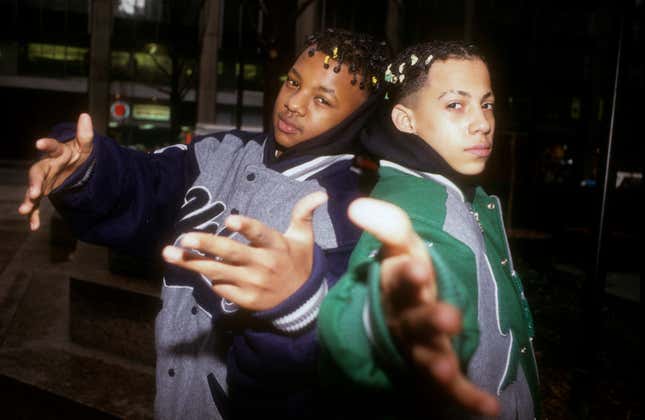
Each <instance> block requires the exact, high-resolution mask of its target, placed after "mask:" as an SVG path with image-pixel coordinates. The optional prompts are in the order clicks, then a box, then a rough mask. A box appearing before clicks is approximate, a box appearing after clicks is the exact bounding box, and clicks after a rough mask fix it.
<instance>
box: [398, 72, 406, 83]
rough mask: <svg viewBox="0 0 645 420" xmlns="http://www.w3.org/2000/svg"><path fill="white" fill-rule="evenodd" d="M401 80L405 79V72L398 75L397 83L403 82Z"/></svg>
mask: <svg viewBox="0 0 645 420" xmlns="http://www.w3.org/2000/svg"><path fill="white" fill-rule="evenodd" d="M403 80H405V74H402V75H400V76H399V83H403Z"/></svg>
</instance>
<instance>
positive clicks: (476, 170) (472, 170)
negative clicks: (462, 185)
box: [457, 165, 486, 176]
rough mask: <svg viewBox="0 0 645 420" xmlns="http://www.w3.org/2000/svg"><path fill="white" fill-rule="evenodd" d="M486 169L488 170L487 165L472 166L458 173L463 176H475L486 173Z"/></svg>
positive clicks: (461, 169)
mask: <svg viewBox="0 0 645 420" xmlns="http://www.w3.org/2000/svg"><path fill="white" fill-rule="evenodd" d="M484 169H486V165H472V166H466V167H463V168H460V169H459V170H458V171H457V172H459V173H460V174H462V175H469V176H475V175H479V174H481V173H482V172H484Z"/></svg>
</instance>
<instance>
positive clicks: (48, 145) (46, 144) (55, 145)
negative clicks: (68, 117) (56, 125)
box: [36, 138, 65, 158]
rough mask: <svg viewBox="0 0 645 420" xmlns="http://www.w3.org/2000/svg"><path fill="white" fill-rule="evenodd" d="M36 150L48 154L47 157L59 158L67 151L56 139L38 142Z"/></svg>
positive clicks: (44, 139) (45, 139)
mask: <svg viewBox="0 0 645 420" xmlns="http://www.w3.org/2000/svg"><path fill="white" fill-rule="evenodd" d="M36 149H38V150H40V151H41V152H44V153H46V154H47V157H50V158H57V157H59V156H60V155H61V154H62V153H63V151H64V150H65V145H64V144H63V143H60V142H59V141H57V140H56V139H50V138H42V139H38V140H36Z"/></svg>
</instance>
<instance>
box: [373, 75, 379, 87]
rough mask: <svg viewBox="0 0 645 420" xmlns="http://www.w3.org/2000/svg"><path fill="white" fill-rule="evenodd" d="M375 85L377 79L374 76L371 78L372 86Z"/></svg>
mask: <svg viewBox="0 0 645 420" xmlns="http://www.w3.org/2000/svg"><path fill="white" fill-rule="evenodd" d="M377 83H378V79H377V78H376V76H372V86H376V84H377Z"/></svg>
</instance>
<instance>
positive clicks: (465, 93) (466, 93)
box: [437, 89, 493, 99]
mask: <svg viewBox="0 0 645 420" xmlns="http://www.w3.org/2000/svg"><path fill="white" fill-rule="evenodd" d="M448 93H454V94H457V95H459V96H464V97H466V98H471V97H472V95H471V94H470V93H468V92H466V91H463V90H453V89H451V90H447V91H445V92H443V93H442V94H441V95H439V97H438V98H437V99H441V98H443V97H444V96H445V95H447V94H448ZM491 96H493V92H491V91H488V92H486V93H485V94H484V96H482V99H488V98H490V97H491Z"/></svg>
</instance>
